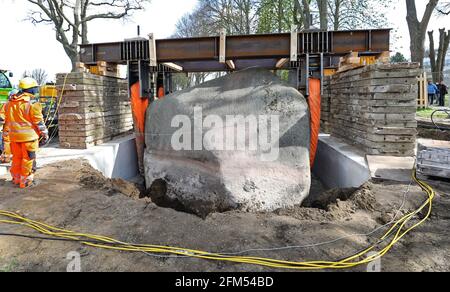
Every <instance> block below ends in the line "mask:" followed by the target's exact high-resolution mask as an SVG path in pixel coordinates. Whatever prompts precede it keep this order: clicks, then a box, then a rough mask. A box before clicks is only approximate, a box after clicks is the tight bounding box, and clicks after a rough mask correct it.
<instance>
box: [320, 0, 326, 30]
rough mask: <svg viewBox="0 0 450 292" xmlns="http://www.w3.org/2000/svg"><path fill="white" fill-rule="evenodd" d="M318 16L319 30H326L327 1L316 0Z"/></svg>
mask: <svg viewBox="0 0 450 292" xmlns="http://www.w3.org/2000/svg"><path fill="white" fill-rule="evenodd" d="M317 5H318V6H319V14H320V29H322V30H327V29H328V0H317Z"/></svg>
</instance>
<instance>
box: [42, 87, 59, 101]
mask: <svg viewBox="0 0 450 292" xmlns="http://www.w3.org/2000/svg"><path fill="white" fill-rule="evenodd" d="M39 96H40V97H41V98H52V97H56V96H58V92H57V90H56V86H55V85H44V86H41V88H40V90H39Z"/></svg>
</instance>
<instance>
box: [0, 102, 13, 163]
mask: <svg viewBox="0 0 450 292" xmlns="http://www.w3.org/2000/svg"><path fill="white" fill-rule="evenodd" d="M4 123H5V105H4V104H2V105H0V130H1V135H2V139H1V142H2V154H1V155H0V163H10V162H11V147H10V143H9V136H8V133H7V132H6V131H4V130H3V127H4Z"/></svg>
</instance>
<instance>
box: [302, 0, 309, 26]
mask: <svg viewBox="0 0 450 292" xmlns="http://www.w3.org/2000/svg"><path fill="white" fill-rule="evenodd" d="M302 3H303V14H304V17H303V27H304V28H305V29H310V28H311V9H310V7H309V0H302Z"/></svg>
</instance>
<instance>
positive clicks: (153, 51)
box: [148, 33, 158, 67]
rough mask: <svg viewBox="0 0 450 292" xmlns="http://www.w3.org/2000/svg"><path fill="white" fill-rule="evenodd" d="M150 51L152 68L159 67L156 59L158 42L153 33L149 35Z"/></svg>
mask: <svg viewBox="0 0 450 292" xmlns="http://www.w3.org/2000/svg"><path fill="white" fill-rule="evenodd" d="M148 41H149V42H148V44H149V46H148V50H149V52H148V53H149V54H148V55H149V58H150V67H156V66H158V60H157V58H156V40H155V36H154V35H153V33H150V34H149V35H148Z"/></svg>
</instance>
